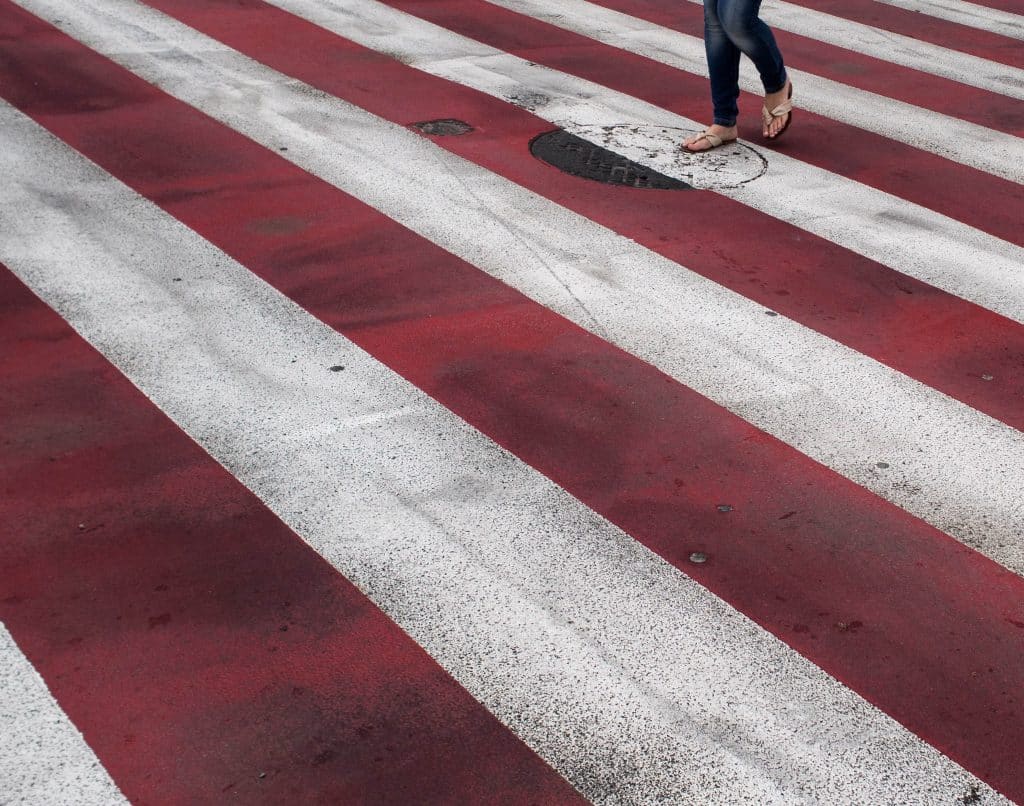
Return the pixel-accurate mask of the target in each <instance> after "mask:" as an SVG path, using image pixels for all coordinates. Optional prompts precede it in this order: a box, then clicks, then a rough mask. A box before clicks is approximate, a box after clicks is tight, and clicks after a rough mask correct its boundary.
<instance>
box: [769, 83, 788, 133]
mask: <svg viewBox="0 0 1024 806" xmlns="http://www.w3.org/2000/svg"><path fill="white" fill-rule="evenodd" d="M792 97H793V82H792V81H790V82H789V96H788V98H787V99H786V100H785V101H783V102H782V103H781V104H779V105H778V106H777V107H775V108H774V109H773V110H772V111H771V112H769V111H768V107H767V106H762V107H761V120H763V121H764V125H765V127H766V128H767V127H768V126H770V125H771V123H772V121H773V120H775V118H781V117H782V116H783V115H789V117H788V118H787V119H786V122H785V123H784V124H782V128H781V129H779V130H778V131H777V132H775V134H774V135H771V134H769V135H765V137H767V138H768V139H769V140H777V139H779V138H780V137H781V136H782V133H783V132H784V131H786V129H788V128H789V124H790V123H792V122H793V101H792V100H791V99H792Z"/></svg>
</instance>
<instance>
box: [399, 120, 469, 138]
mask: <svg viewBox="0 0 1024 806" xmlns="http://www.w3.org/2000/svg"><path fill="white" fill-rule="evenodd" d="M412 125H413V127H414V128H417V129H419V130H420V131H421V132H423V133H424V134H432V135H434V136H435V137H444V136H446V135H454V134H467V133H468V132H471V131H473V127H472V126H470V125H469V124H468V123H465V122H464V121H461V120H455V119H454V118H445V119H444V120H425V121H423V122H422V123H413V124H412Z"/></svg>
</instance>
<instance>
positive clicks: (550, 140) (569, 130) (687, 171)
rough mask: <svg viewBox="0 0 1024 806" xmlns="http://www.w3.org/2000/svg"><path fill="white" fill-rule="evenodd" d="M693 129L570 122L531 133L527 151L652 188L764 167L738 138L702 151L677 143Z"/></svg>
mask: <svg viewBox="0 0 1024 806" xmlns="http://www.w3.org/2000/svg"><path fill="white" fill-rule="evenodd" d="M695 133H696V132H693V131H687V130H685V129H675V128H671V127H667V126H653V125H648V124H631V123H630V124H619V125H613V126H587V125H570V126H566V128H565V129H558V130H556V131H553V132H547V133H546V134H542V135H540V136H539V137H536V138H534V140H533V142H532V143H530V151H531V153H532V154H533V155H534V156H535V157H537V158H538V159H540V160H542V161H543V162H546V163H548V164H549V165H553V166H554V167H556V168H558V169H559V170H562V171H564V172H565V173H569V174H572V175H573V176H580V177H583V178H585V179H593V180H596V181H598V182H604V183H606V184H611V185H626V186H628V187H634V188H649V189H652V190H688V189H698V190H712V189H727V188H736V187H739V186H740V185H744V184H746V183H747V182H752V181H753V180H755V179H757V178H758V177H760V176H762V175H764V173H765V171H767V170H768V162H767V160H765V158H764V157H762V156H761V155H760V154H759V153H758V152H757V151H755V150H754V149H753V148H751V147H750V146H746V145H741V144H739V143H730V144H729V145H725V146H722V147H720V148H716V149H713V150H711V151H707V152H697V153H690V152H688V151H685V150H683V149H681V148H680V146H681V145H682V142H683V140H685V139H686V138H687V137H689V136H690V135H691V134H695Z"/></svg>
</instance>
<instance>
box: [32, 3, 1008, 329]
mask: <svg viewBox="0 0 1024 806" xmlns="http://www.w3.org/2000/svg"><path fill="white" fill-rule="evenodd" d="M43 2H44V0H24V3H30V4H31V5H33V6H38V5H40V4H42V3H43ZM45 2H47V3H48V4H52V2H53V0H45ZM274 2H275V5H278V6H280V7H282V8H285V9H287V10H289V11H291V12H292V13H295V14H297V15H299V16H301V17H304V18H306V19H308V20H310V21H311V22H314V23H316V24H317V25H321V26H323V27H324V28H327V29H329V30H332V31H334V32H335V33H337V34H339V35H340V36H344V37H345V38H347V39H350V40H352V41H355V42H358V43H359V44H362V45H364V46H365V47H369V48H373V49H376V50H378V51H380V52H384V53H389V54H393V55H397V57H398V58H401V60H402V61H403V62H405V63H407V64H409V65H411V66H413V67H416V68H417V69H420V70H422V71H424V72H426V73H430V74H432V75H436V76H439V77H441V78H445V79H448V80H449V81H452V82H455V83H457V84H462V85H464V86H468V87H472V88H473V89H477V90H480V91H481V92H485V93H487V94H489V95H493V96H495V97H498V98H501V99H503V100H506V101H508V102H509V103H513V104H516V105H518V106H521V107H524V108H526V109H529V110H530V111H531V112H533V113H534V114H535V115H537V116H538V117H541V118H543V119H545V120H548V121H550V122H551V123H553V124H554V125H556V126H560V127H562V128H565V129H566V130H568V131H575V132H578V133H580V134H581V135H586V133H587V132H588V131H589V130H592V129H593V127H596V126H605V125H614V124H621V123H632V124H640V123H649V124H651V125H654V126H665V127H669V128H681V129H687V130H690V131H700V130H702V129H703V126H702V125H700V124H698V123H697V122H696V121H693V120H690V119H689V118H685V117H682V116H679V115H675V114H672V113H671V112H668V111H666V110H664V109H661V108H660V107H657V106H654V105H652V104H648V103H646V102H644V101H640V100H638V99H636V98H633V97H631V96H629V95H625V94H623V93H618V92H614V91H613V90H609V89H607V88H606V87H602V86H601V85H599V84H595V83H593V82H590V81H584V80H583V79H579V78H576V77H574V76H570V75H567V74H565V73H561V72H558V71H556V70H551V69H549V68H546V67H543V66H541V65H536V64H531V63H529V62H527V61H525V60H523V59H519V58H516V57H514V56H510V55H508V54H506V53H503V52H502V51H499V50H495V49H493V48H490V47H488V46H486V45H483V44H481V43H479V42H476V41H474V40H472V39H468V38H466V37H462V36H459V35H457V34H453V33H451V32H450V31H447V30H445V29H444V28H440V27H438V26H436V25H433V24H431V23H428V22H426V21H424V20H421V19H419V18H416V17H413V16H411V15H409V14H405V13H402V12H400V11H396V10H395V9H392V8H390V7H388V6H385V5H383V4H381V3H377V2H372V0H344V2H332V1H331V0H274ZM24 3H23V4H24ZM91 28H92V29H95V28H96V26H91ZM92 29H89V28H85V27H83V25H80V24H78V23H77V22H76V24H75V30H76V31H77V32H78V35H88V36H89V37H94V36H101V34H100V32H98V31H94V30H92ZM96 41H102V40H96ZM626 156H629V157H630V158H632V159H634V160H636V161H637V162H639V163H641V164H645V165H648V166H650V167H652V168H654V169H655V170H658V171H661V172H662V173H667V174H669V175H672V176H676V177H678V178H680V179H683V180H684V181H685V180H687V179H688V175H687V173H686V167H685V165H679V166H676V167H675V168H673V166H672V165H666V164H665V163H664V160H661V159H659V158H657V157H655V158H651V157H650V156H649V155H648V154H646V153H645V149H643V148H638V149H637V150H636V152H635V153H630V154H627V155H626ZM764 157H765V159H766V160H767V161H768V163H769V170H768V173H767V174H766V175H765V176H763V177H761V178H760V179H758V180H757V181H756V182H751V183H749V184H746V185H744V186H742V187H741V188H737V189H733V190H722V189H720V190H718V191H717V192H720V193H722V194H723V195H726V196H729V197H731V198H734V199H736V200H738V201H740V202H742V203H743V204H746V205H748V206H750V207H753V208H755V209H757V210H760V211H761V212H763V213H766V214H768V215H770V216H772V217H774V218H778V219H781V220H782V221H786V222H787V223H790V224H793V225H795V226H797V227H800V228H801V229H803V230H806V231H808V232H812V233H814V234H815V235H818V236H820V237H822V238H825V239H827V240H829V241H832V242H833V243H836V244H838V245H839V246H843V247H845V248H847V249H849V250H851V251H853V252H856V253H857V254H860V255H863V256H864V257H867V258H870V259H871V260H875V261H877V262H879V263H881V264H883V265H885V266H888V267H890V268H892V269H895V270H896V271H899V272H902V273H903V274H907V275H909V276H911V277H916V278H917V279H919V280H922V281H924V282H926V283H929V284H931V285H933V286H936V287H937V288H941V289H943V290H944V291H948V292H949V293H951V294H955V295H957V296H959V297H963V298H964V299H967V300H970V301H971V302H975V303H977V304H978V305H981V306H983V307H986V308H988V309H989V310H992V311H995V312H997V313H1000V314H1002V315H1003V316H1006V317H1008V318H1010V319H1014V320H1015V321H1017V322H1024V284H1022V283H1021V279H1020V278H1021V266H1024V249H1021V248H1020V247H1017V246H1014V245H1012V244H1009V243H1007V242H1005V241H1003V240H1002V239H1000V238H996V237H993V236H990V235H987V234H986V233H983V232H980V231H979V230H977V229H975V228H973V227H969V226H967V225H965V224H962V223H960V222H958V221H955V220H953V219H951V218H949V217H948V216H944V215H941V214H939V213H936V212H934V211H931V210H928V209H927V208H924V207H921V206H919V205H915V204H911V203H910V202H907V201H906V200H904V199H901V198H898V197H896V196H893V195H891V194H888V193H884V192H882V191H879V190H876V189H874V188H871V187H868V186H867V185H863V184H861V183H859V182H854V181H852V180H849V179H847V178H845V177H842V176H839V175H838V174H834V173H831V172H829V171H825V170H822V169H820V168H816V167H814V166H811V165H808V164H806V163H803V162H800V161H799V160H796V159H793V158H792V157H788V156H786V155H784V154H781V153H779V152H766V153H764ZM866 222H867V223H866Z"/></svg>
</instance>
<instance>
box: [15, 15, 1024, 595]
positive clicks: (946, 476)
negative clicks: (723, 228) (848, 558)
mask: <svg viewBox="0 0 1024 806" xmlns="http://www.w3.org/2000/svg"><path fill="white" fill-rule="evenodd" d="M22 2H23V4H25V5H31V6H32V7H35V8H39V7H40V6H41V5H43V0H22ZM112 7H113V12H111V11H110V9H111V8H112ZM79 9H80V10H79ZM403 16H404V15H403ZM61 18H62V19H63V20H64V22H63V23H62V24H64V25H67V26H69V27H70V28H71V30H73V32H74V34H75V35H76V36H77V37H79V38H83V39H85V40H87V41H88V43H89V44H90V45H92V46H95V47H99V48H100V50H102V51H103V52H105V53H106V54H107V55H110V56H111V57H112V58H114V59H115V60H117V61H120V62H122V63H123V64H126V65H128V66H129V67H131V68H132V69H134V70H135V71H136V72H137V73H139V74H140V75H142V76H144V77H146V78H147V80H150V81H153V82H154V83H156V84H159V85H160V86H161V87H163V88H164V89H165V90H167V91H168V92H170V93H172V94H174V95H177V96H178V97H181V98H183V99H184V100H186V101H189V102H192V103H194V104H196V105H197V106H198V107H200V108H202V109H203V110H204V111H205V112H207V113H208V114H211V115H213V116H214V117H216V118H218V119H219V120H222V121H223V122H224V123H225V124H227V125H229V126H231V127H232V128H234V129H236V130H238V131H240V132H243V133H245V134H246V135H247V136H249V137H250V138H252V139H253V140H255V141H256V142H259V143H262V144H264V145H265V146H267V147H268V148H270V149H273V150H274V151H276V150H277V148H278V146H280V145H281V144H282V143H287V144H288V151H287V152H285V156H286V157H287V158H288V159H290V160H292V161H293V162H295V163H296V164H297V165H299V166H301V167H302V168H304V169H306V170H308V171H310V172H311V173H312V174H314V175H316V176H320V177H322V178H324V179H325V180H326V181H328V182H331V183H332V184H334V185H336V186H337V187H340V188H342V189H343V190H345V191H346V192H348V193H351V194H352V195H354V196H356V197H358V198H360V199H363V200H364V201H366V202H367V203H368V204H370V205H372V206H373V207H375V208H376V209H378V210H381V211H382V212H384V213H385V214H386V215H388V216H389V217H391V218H393V219H395V220H397V221H400V222H402V223H403V224H404V225H405V226H407V227H409V228H410V229H411V230H413V231H415V232H417V233H419V234H421V235H422V236H423V237H425V238H428V239H429V240H431V241H433V242H435V243H437V244H439V245H441V246H443V247H444V248H445V249H448V250H449V251H451V252H452V253H453V254H456V255H458V256H460V257H462V258H464V259H465V260H467V261H469V262H470V263H473V264H474V265H476V266H478V267H480V268H481V269H482V270H484V271H486V272H488V273H490V274H492V275H493V276H495V277H497V278H499V279H501V280H502V281H503V282H506V283H508V284H509V285H511V286H513V287H515V288H518V289H520V290H521V291H522V292H523V293H525V294H527V295H528V296H530V297H531V298H533V299H535V300H537V301H538V302H540V303H541V304H543V305H546V306H547V307H549V308H551V309H553V310H556V311H558V312H559V313H561V314H562V315H564V316H566V317H568V318H570V319H572V320H573V321H575V322H577V323H578V324H580V326H582V327H585V328H587V329H589V330H591V331H592V332H594V333H596V334H597V335H599V336H601V337H602V338H606V339H608V340H609V341H611V342H613V343H615V344H617V345H619V346H621V347H622V348H623V349H625V350H628V351H630V352H631V353H633V354H634V355H637V356H639V357H641V358H643V359H644V360H646V361H649V362H651V363H652V364H654V365H656V366H658V367H659V368H661V369H662V370H663V371H664V372H666V373H667V374H669V375H671V376H672V377H674V378H676V379H677V380H679V381H680V382H681V383H683V384H685V385H687V386H689V387H691V388H693V389H695V390H697V391H699V392H700V393H701V394H703V395H705V396H707V397H709V398H710V399H712V400H714V401H715V402H717V403H719V404H720V405H722V406H725V407H726V408H728V409H729V410H730V411H732V412H734V413H736V414H738V415H739V416H741V417H743V418H744V419H746V420H747V421H749V422H751V423H754V424H755V425H757V426H758V427H760V428H762V429H764V430H765V431H767V432H768V433H770V434H772V435H774V436H776V437H777V438H779V439H780V440H782V441H784V442H786V443H788V444H790V445H793V446H794V447H796V448H797V449H798V450H800V451H802V452H804V453H805V454H807V455H808V456H811V457H812V458H814V459H815V460H817V461H819V462H821V463H822V464H824V465H826V466H828V467H831V468H833V469H834V470H836V471H837V472H839V473H841V474H842V475H844V476H846V477H847V478H849V479H851V480H853V481H855V482H856V483H858V484H861V485H862V486H865V487H867V488H868V489H871V490H872V491H874V492H876V493H878V494H879V495H881V496H883V497H885V498H887V499H888V500H890V501H892V502H893V503H895V504H897V505H898V506H900V507H903V508H904V509H906V510H908V511H909V512H912V513H914V514H915V515H917V516H918V517H920V518H922V519H924V520H926V521H927V522H929V523H931V524H933V525H935V526H936V527H937V528H939V529H942V530H943V531H945V532H947V533H948V534H950V535H952V536H954V537H956V538H957V539H958V540H961V541H962V542H964V543H966V544H967V545H969V546H971V547H972V548H976V549H977V550H979V551H981V552H983V553H985V554H986V555H987V556H989V557H991V558H992V559H994V560H995V561H996V562H999V563H1001V564H1003V565H1004V566H1006V567H1007V568H1010V569H1012V570H1013V571H1015V572H1016V573H1018V574H1022V575H1024V500H1022V499H1021V497H1020V495H1019V487H1020V478H1021V476H1022V474H1024V435H1022V434H1021V433H1020V432H1019V431H1016V430H1014V429H1012V428H1010V427H1008V426H1006V425H1004V424H1002V423H999V422H996V421H994V420H992V419H991V418H988V417H986V416H984V415H981V414H979V413H978V412H976V411H975V410H973V409H971V408H969V407H967V406H964V405H963V404H961V403H958V402H956V401H954V400H952V399H950V398H948V397H946V396H945V395H942V394H939V393H938V392H935V391H934V390H933V389H930V388H929V387H927V386H924V385H923V384H920V383H918V382H916V381H913V380H911V379H909V378H907V377H906V376H904V375H901V374H900V373H897V372H895V371H893V370H891V369H889V368H887V367H884V366H882V365H881V364H878V363H877V362H875V361H873V360H870V359H868V358H866V357H865V356H863V355H861V354H859V353H857V352H856V351H854V350H851V349H849V348H846V347H843V346H842V345H839V344H837V343H836V342H834V341H832V340H830V339H827V338H825V337H823V336H821V335H820V334H818V333H816V332H814V331H813V330H810V329H808V328H804V327H802V326H800V325H797V324H796V323H794V322H791V321H788V320H785V319H784V318H783V317H766V316H764V313H763V309H762V308H761V307H760V306H759V305H757V304H755V303H753V302H752V301H750V300H748V299H746V298H745V297H742V296H740V295H738V294H735V293H732V292H730V291H727V290H726V289H723V288H722V287H721V286H719V285H717V284H716V283H713V282H711V281H709V280H706V279H704V278H702V277H700V276H699V275H696V274H693V273H691V272H688V271H685V270H683V269H682V268H681V267H680V266H679V265H678V264H676V263H673V262H672V261H670V260H667V259H665V258H663V257H661V256H659V255H657V254H655V253H653V252H651V251H649V250H647V249H644V248H643V247H641V246H639V245H638V244H636V243H635V242H634V241H632V240H630V239H628V238H623V237H621V236H618V235H616V234H614V233H612V232H610V231H609V230H607V229H605V228H603V227H600V226H598V225H596V224H594V223H593V222H591V221H589V220H588V219H586V218H584V217H581V216H578V215H575V214H573V213H570V212H569V211H567V210H565V209H564V208H562V207H560V206H558V205H556V204H554V203H552V202H550V201H548V200H546V199H544V198H542V197H540V196H537V195H536V194H533V193H530V192H528V191H526V190H524V189H523V188H520V187H518V186H516V185H514V184H513V183H511V182H508V181H506V180H504V179H502V178H501V177H499V176H496V175H494V174H492V173H490V172H489V171H486V170H483V169H481V168H479V167H478V166H476V165H474V164H472V163H469V162H467V161H465V160H462V159H460V158H458V157H456V156H454V155H452V154H450V153H449V152H446V151H444V150H442V149H439V148H437V147H436V146H434V145H433V144H432V143H430V142H429V141H426V140H425V139H423V138H421V137H418V136H416V135H414V134H412V133H411V132H409V131H408V130H406V129H405V128H404V127H401V126H397V125H394V124H390V123H387V122H385V121H382V120H381V119H380V118H377V117H375V116H373V115H370V114H368V113H366V112H364V111H363V110H360V109H358V108H356V107H354V106H352V105H350V104H347V103H344V102H342V101H339V100H337V99H334V98H331V97H330V96H326V95H324V94H322V93H316V92H311V91H310V89H309V88H308V87H305V85H302V84H300V83H299V82H296V81H294V80H293V79H288V78H287V77H285V76H281V75H279V74H276V73H274V72H273V71H270V70H268V69H267V68H265V67H263V66H261V65H258V64H256V63H255V62H252V61H251V60H249V59H246V58H244V57H241V56H239V55H238V54H237V53H234V52H233V51H231V50H230V49H228V48H226V47H225V46H223V45H221V44H218V43H216V42H214V41H213V40H210V39H209V38H207V37H204V36H202V35H200V34H198V33H196V32H195V31H193V30H191V29H189V28H187V27H185V26H183V25H181V24H179V23H177V22H176V21H174V20H172V19H170V18H168V17H166V16H164V15H162V14H159V13H157V12H155V11H153V10H152V9H149V8H148V7H145V6H141V5H138V4H135V3H132V2H123V1H119V2H117V3H114V4H111V3H109V2H103V1H102V0H83V1H82V2H81V3H80V4H76V9H75V10H71V9H65V10H64V11H63V12H62V14H61ZM364 27H367V26H365V25H364ZM377 30H380V31H386V30H387V26H386V25H384V24H383V23H381V24H380V25H379V26H377ZM428 35H429V36H430V37H432V38H433V39H436V38H437V37H438V36H439V35H438V34H435V33H433V32H428ZM389 41H391V43H392V47H393V48H398V47H401V46H402V44H403V42H402V41H401V40H398V39H396V38H393V37H392V38H390V39H389ZM136 43H140V44H136ZM183 54H185V55H187V56H188V58H182V55H183ZM466 69H467V70H468V71H470V72H474V73H481V72H483V68H482V67H475V66H474V65H473V64H467V65H466ZM541 89H542V90H544V91H545V92H546V91H547V90H546V88H543V87H542V88H541ZM581 110H582V111H586V108H585V107H581ZM620 119H621V118H620ZM794 164H795V165H797V166H799V163H794ZM366 165H373V166H374V168H375V170H374V171H373V172H368V171H366V170H365V169H364V166H366ZM827 176H828V177H829V181H831V178H832V176H833V175H827ZM814 178H815V177H813V176H812V177H810V178H808V179H807V180H806V181H807V182H811V179H814ZM454 179H457V180H458V181H453V180H454ZM816 180H817V183H818V187H817V192H819V193H821V194H822V195H823V196H825V195H828V194H830V193H833V192H835V191H834V190H833V188H832V186H831V185H829V184H828V182H827V181H824V180H823V179H822V177H820V176H819V177H816ZM760 181H761V180H759V181H758V182H755V183H752V184H754V185H756V184H759V183H760ZM834 181H835V182H837V183H839V182H841V180H840V179H839V178H838V177H835V178H834ZM811 186H812V187H813V183H812V184H811ZM747 187H750V186H749V185H748V186H747ZM465 188H472V190H473V192H472V196H471V197H470V198H467V196H466V194H465ZM808 205H811V202H810V201H808ZM906 206H907V207H909V205H906ZM809 214H814V215H821V212H820V210H817V211H816V210H814V209H813V208H809ZM851 215H852V221H851V222H850V223H852V224H853V225H855V226H857V227H863V226H864V223H863V222H865V221H871V222H872V224H873V223H874V218H873V216H872V215H871V213H870V212H868V213H859V212H858V211H856V210H854V211H852V213H851ZM900 235H901V237H906V238H911V237H913V236H912V235H911V234H910V231H909V228H908V230H907V231H906V232H903V231H900ZM921 237H922V240H923V241H926V240H927V238H928V237H936V238H939V237H941V234H940V233H935V234H934V236H931V235H922V236H921ZM957 248H958V249H962V247H959V246H958V247H957ZM1019 251H1024V250H1019ZM936 259H938V258H936ZM976 259H977V258H976V256H975V255H973V254H971V255H970V260H968V259H966V258H965V259H964V263H963V266H962V270H963V271H965V272H966V271H968V270H970V268H971V267H972V265H973V264H972V262H970V261H973V260H976ZM1022 262H1024V261H1022ZM1015 269H1016V270H1017V271H1018V274H1019V265H1017V264H1015ZM1011 287H1012V286H1011ZM1016 290H1017V292H1018V295H1019V294H1020V292H1021V289H1020V287H1019V281H1018V286H1017V287H1016ZM680 322H686V323H687V327H686V328H680V327H679V323H680ZM979 371H980V372H984V369H983V368H979ZM879 461H885V462H887V463H888V464H889V465H890V468H889V469H888V470H886V471H885V472H884V473H882V472H880V471H879V470H878V468H877V467H876V464H877V462H879Z"/></svg>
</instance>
